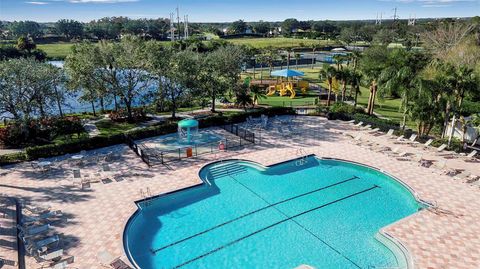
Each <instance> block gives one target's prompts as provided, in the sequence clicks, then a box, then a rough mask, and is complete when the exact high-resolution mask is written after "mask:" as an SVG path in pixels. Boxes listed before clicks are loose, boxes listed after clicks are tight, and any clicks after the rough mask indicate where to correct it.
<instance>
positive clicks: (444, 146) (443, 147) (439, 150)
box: [436, 144, 447, 152]
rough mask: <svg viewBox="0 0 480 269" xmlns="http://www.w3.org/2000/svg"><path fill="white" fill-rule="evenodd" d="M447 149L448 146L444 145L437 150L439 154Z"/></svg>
mask: <svg viewBox="0 0 480 269" xmlns="http://www.w3.org/2000/svg"><path fill="white" fill-rule="evenodd" d="M446 148H447V144H442V145H440V146H439V147H438V148H436V151H437V152H442V151H443V150H444V149H446Z"/></svg>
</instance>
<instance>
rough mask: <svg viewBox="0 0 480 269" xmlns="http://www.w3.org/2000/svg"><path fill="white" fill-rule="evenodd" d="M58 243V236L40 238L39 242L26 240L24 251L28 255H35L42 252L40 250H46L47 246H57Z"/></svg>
mask: <svg viewBox="0 0 480 269" xmlns="http://www.w3.org/2000/svg"><path fill="white" fill-rule="evenodd" d="M59 242H60V237H59V236H58V235H52V236H49V237H46V238H41V239H39V240H36V241H34V240H26V241H25V243H26V244H25V249H26V250H27V251H28V252H29V253H36V252H39V251H40V252H42V250H44V249H46V248H47V247H48V246H51V245H53V246H58V243H59Z"/></svg>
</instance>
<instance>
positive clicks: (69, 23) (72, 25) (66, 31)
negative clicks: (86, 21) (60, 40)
mask: <svg viewBox="0 0 480 269" xmlns="http://www.w3.org/2000/svg"><path fill="white" fill-rule="evenodd" d="M55 28H56V30H57V33H58V34H60V35H63V36H64V37H66V38H68V39H72V38H81V37H82V36H83V24H82V23H81V22H79V21H75V20H66V19H62V20H59V21H57V22H56V23H55Z"/></svg>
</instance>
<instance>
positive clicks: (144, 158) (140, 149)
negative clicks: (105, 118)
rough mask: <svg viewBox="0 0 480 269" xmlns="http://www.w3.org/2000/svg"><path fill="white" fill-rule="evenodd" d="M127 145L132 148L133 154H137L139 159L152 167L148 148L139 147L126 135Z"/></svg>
mask: <svg viewBox="0 0 480 269" xmlns="http://www.w3.org/2000/svg"><path fill="white" fill-rule="evenodd" d="M125 143H126V144H127V145H128V147H130V149H132V150H133V152H135V154H137V156H138V157H140V158H141V159H142V161H143V162H144V163H146V164H147V165H148V166H151V162H150V158H149V155H148V154H147V152H148V149H147V148H146V147H144V146H143V145H138V144H137V143H135V141H133V139H132V138H130V137H129V136H128V135H125Z"/></svg>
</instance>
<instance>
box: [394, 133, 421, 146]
mask: <svg viewBox="0 0 480 269" xmlns="http://www.w3.org/2000/svg"><path fill="white" fill-rule="evenodd" d="M415 139H417V134H412V135H411V136H410V138H408V139H407V140H405V139H400V140H398V139H397V142H395V143H396V144H411V143H415Z"/></svg>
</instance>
